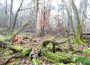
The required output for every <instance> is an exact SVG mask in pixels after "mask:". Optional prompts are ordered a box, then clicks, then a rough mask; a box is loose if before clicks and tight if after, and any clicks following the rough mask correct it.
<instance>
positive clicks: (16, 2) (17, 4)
mask: <svg viewBox="0 0 90 65" xmlns="http://www.w3.org/2000/svg"><path fill="white" fill-rule="evenodd" d="M10 1H11V0H7V2H8V4H10ZM79 1H80V0H75V4H76V6H77V7H78V6H79ZM28 2H30V0H25V1H24V3H26V4H27V3H28ZM57 2H58V3H61V0H52V5H54V6H55V8H57ZM0 3H2V4H4V3H5V0H0ZM19 5H20V0H14V4H13V9H14V10H17V9H18V7H19Z"/></svg>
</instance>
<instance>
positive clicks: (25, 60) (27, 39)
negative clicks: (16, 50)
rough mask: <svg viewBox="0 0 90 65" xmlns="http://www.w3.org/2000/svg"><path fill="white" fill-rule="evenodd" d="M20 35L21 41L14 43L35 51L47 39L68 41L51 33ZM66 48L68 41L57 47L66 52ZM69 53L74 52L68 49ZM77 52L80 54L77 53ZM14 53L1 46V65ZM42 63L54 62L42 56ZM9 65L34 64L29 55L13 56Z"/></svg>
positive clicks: (74, 46)
mask: <svg viewBox="0 0 90 65" xmlns="http://www.w3.org/2000/svg"><path fill="white" fill-rule="evenodd" d="M18 36H19V37H21V38H23V39H21V40H20V41H18V42H17V41H16V42H14V43H13V45H18V46H22V47H23V48H26V47H28V48H32V49H33V50H34V52H35V53H38V52H39V50H40V48H41V46H42V43H43V41H45V40H53V41H57V42H63V41H66V40H67V38H66V37H64V38H61V37H56V36H51V35H46V36H44V37H37V36H33V35H29V34H27V35H25V34H20V35H18ZM73 48H74V49H78V50H82V49H85V48H87V45H80V46H77V45H73ZM66 49H69V46H68V43H67V42H66V43H64V44H60V45H58V47H57V51H58V52H64V51H65V50H66ZM68 53H72V52H71V51H68ZM75 54H80V53H79V52H78V53H75ZM13 55H15V54H13V53H12V51H11V50H8V49H3V48H0V65H2V64H3V63H5V62H6V61H7V60H8V59H9V58H11V57H12V56H13ZM80 55H81V56H86V55H85V54H80ZM88 58H89V57H88ZM40 63H41V65H52V63H50V62H47V61H46V60H43V59H42V58H40ZM7 65H32V62H31V59H30V58H29V57H20V58H17V59H15V58H13V59H11V60H10V61H9V63H8V64H7ZM65 65H69V64H65Z"/></svg>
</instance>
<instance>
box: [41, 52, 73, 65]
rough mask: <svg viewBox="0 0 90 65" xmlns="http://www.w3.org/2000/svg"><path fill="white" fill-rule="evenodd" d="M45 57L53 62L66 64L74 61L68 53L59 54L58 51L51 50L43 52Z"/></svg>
mask: <svg viewBox="0 0 90 65" xmlns="http://www.w3.org/2000/svg"><path fill="white" fill-rule="evenodd" d="M43 58H44V59H45V60H47V61H49V62H52V63H60V62H63V63H65V64H67V63H72V62H73V61H72V60H71V58H70V57H69V56H67V55H64V54H60V55H59V54H57V53H52V52H49V51H46V52H43Z"/></svg>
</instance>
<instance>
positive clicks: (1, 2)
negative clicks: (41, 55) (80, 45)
mask: <svg viewBox="0 0 90 65" xmlns="http://www.w3.org/2000/svg"><path fill="white" fill-rule="evenodd" d="M74 2H75V6H76V8H77V11H78V15H79V17H80V26H81V27H82V31H83V32H87V33H88V32H90V26H89V25H90V22H89V21H90V16H89V15H90V12H89V10H90V4H89V3H90V1H89V0H75V1H74ZM66 7H67V9H68V11H69V12H70V16H71V17H72V22H73V25H74V26H73V27H74V29H75V28H76V26H77V21H76V19H77V18H76V16H75V15H74V11H73V10H72V7H71V5H70V0H66V1H65V0H0V32H1V33H3V34H7V33H10V32H12V31H15V30H17V29H18V28H19V27H20V26H22V25H23V24H24V23H25V22H27V21H28V20H29V22H28V24H27V26H26V27H24V28H25V29H23V31H24V32H32V33H38V34H41V33H44V34H47V33H49V34H58V35H60V34H61V35H64V34H66V31H68V32H70V33H72V31H73V30H72V23H71V22H70V20H69V17H68V12H67V10H66ZM6 30H8V32H6Z"/></svg>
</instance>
